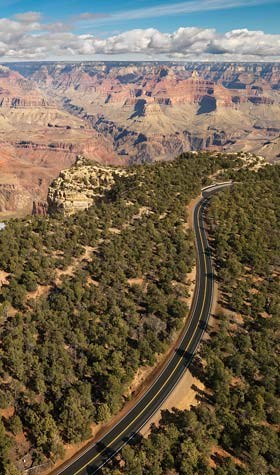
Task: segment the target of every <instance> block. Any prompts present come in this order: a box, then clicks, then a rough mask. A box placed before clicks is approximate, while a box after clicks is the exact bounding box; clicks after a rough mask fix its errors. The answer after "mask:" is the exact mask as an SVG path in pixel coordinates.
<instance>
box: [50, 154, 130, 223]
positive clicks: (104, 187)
mask: <svg viewBox="0 0 280 475" xmlns="http://www.w3.org/2000/svg"><path fill="white" fill-rule="evenodd" d="M128 173H131V172H129V171H128V170H127V169H124V168H117V167H105V166H101V165H98V164H92V163H91V162H89V161H88V160H87V159H85V158H84V157H83V156H78V157H77V159H76V162H75V164H74V165H73V166H72V167H71V168H69V169H67V170H63V171H62V172H60V174H59V177H58V178H57V179H55V180H54V181H53V182H52V184H51V185H50V187H49V191H48V198H47V201H48V212H49V213H50V214H54V213H63V214H66V215H69V214H73V213H76V212H78V211H82V210H85V209H87V208H89V207H90V206H92V204H93V203H94V200H95V199H96V198H98V197H101V196H104V193H105V192H106V191H108V190H110V189H111V187H112V186H113V184H114V183H115V177H116V176H117V175H119V176H126V175H128Z"/></svg>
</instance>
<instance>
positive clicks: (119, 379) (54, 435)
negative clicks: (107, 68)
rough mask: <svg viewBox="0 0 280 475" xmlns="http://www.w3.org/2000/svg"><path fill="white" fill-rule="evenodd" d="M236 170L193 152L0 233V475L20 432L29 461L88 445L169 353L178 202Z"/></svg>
mask: <svg viewBox="0 0 280 475" xmlns="http://www.w3.org/2000/svg"><path fill="white" fill-rule="evenodd" d="M234 165H236V160H234V159H233V158H232V159H231V160H228V159H226V158H223V157H222V156H216V157H211V156H209V155H208V154H200V155H199V156H194V155H191V154H190V155H184V156H182V157H180V158H179V159H177V160H175V161H174V162H170V163H158V164H155V165H145V166H140V167H135V168H134V169H133V171H134V174H133V175H131V176H128V177H127V178H123V177H122V178H120V177H116V184H115V186H114V188H113V189H112V190H111V191H110V193H108V194H107V195H106V197H105V198H104V199H100V200H99V201H97V202H96V204H95V206H93V207H92V208H90V209H89V210H88V211H85V212H83V213H80V214H79V215H75V216H72V217H70V218H64V217H62V216H56V217H50V218H47V219H45V218H32V219H31V218H28V219H25V220H22V221H19V220H15V221H11V222H10V223H9V224H8V225H7V227H6V228H5V229H4V230H3V231H1V233H0V270H1V271H4V272H5V278H6V281H7V283H6V284H5V285H3V286H2V288H1V289H0V331H1V339H0V352H1V364H0V408H2V409H5V408H8V409H11V408H13V409H14V414H13V415H12V416H11V417H3V423H4V425H5V429H6V432H5V431H4V430H3V429H1V427H0V446H1V448H2V450H1V454H3V455H2V458H1V461H2V462H1V463H2V469H1V473H3V474H4V473H10V472H9V470H10V471H11V470H13V468H11V467H10V465H11V464H10V463H8V462H7V457H6V453H7V451H8V450H9V448H8V446H9V444H10V443H11V441H12V440H14V437H15V435H17V434H19V433H21V434H22V430H23V431H24V440H25V447H27V448H26V450H28V452H29V454H31V456H32V458H33V463H34V464H39V463H42V462H45V461H46V460H47V459H52V460H55V459H56V458H58V457H60V456H61V455H62V453H63V443H66V442H78V441H80V440H83V439H86V438H87V437H89V436H90V434H91V431H90V424H91V423H94V422H102V421H106V420H108V418H109V417H110V416H111V414H113V413H115V412H117V411H118V410H119V409H120V408H121V406H122V405H123V403H124V402H125V398H124V396H123V395H124V393H125V391H126V390H127V389H128V387H129V385H130V383H131V381H132V379H133V376H134V374H135V373H136V371H137V369H138V368H139V367H140V366H143V365H144V366H147V365H153V364H154V363H155V361H156V355H157V354H159V353H162V352H164V351H165V350H166V349H167V347H168V344H169V343H170V341H171V339H172V337H173V336H174V333H175V332H176V331H177V330H178V329H179V328H180V326H181V325H182V321H183V317H184V316H185V314H186V311H187V308H186V305H185V303H184V297H185V296H186V293H187V288H186V285H185V282H184V280H185V276H186V273H187V272H188V271H189V270H190V268H191V267H192V265H193V263H194V249H193V239H192V235H191V233H190V232H189V231H188V230H186V227H185V226H184V221H185V214H186V212H185V209H186V204H187V203H188V201H189V200H190V199H191V198H192V197H194V196H196V195H197V194H199V190H200V188H201V186H203V185H205V183H206V181H207V178H205V177H207V176H209V175H211V174H213V173H214V172H215V171H217V170H218V169H223V168H228V167H231V166H234ZM3 427H4V426H3ZM22 436H23V434H22ZM26 444H27V446H26ZM127 450H129V449H127ZM18 457H19V458H20V456H18ZM16 465H17V464H16Z"/></svg>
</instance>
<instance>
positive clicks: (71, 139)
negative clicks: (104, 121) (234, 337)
mask: <svg viewBox="0 0 280 475" xmlns="http://www.w3.org/2000/svg"><path fill="white" fill-rule="evenodd" d="M79 153H84V154H86V155H87V157H88V158H89V159H92V160H94V161H98V162H101V163H115V162H116V163H121V162H123V161H124V160H119V159H118V157H117V155H116V153H115V152H114V150H113V147H112V143H111V140H108V139H106V137H104V136H103V134H101V133H99V132H97V131H96V130H94V129H92V127H91V126H90V125H89V124H87V123H86V122H85V121H83V120H82V119H80V118H79V117H75V116H74V115H73V114H70V113H69V112H67V111H66V110H63V108H62V107H61V106H60V104H58V102H57V101H56V99H55V98H54V97H51V95H50V94H47V93H46V92H44V91H41V90H40V89H39V88H38V86H37V85H36V83H35V81H33V80H31V79H25V78H24V77H23V76H22V75H20V74H19V73H18V72H15V71H12V70H11V69H9V68H7V67H0V214H1V215H2V216H3V215H4V216H5V214H7V213H8V214H11V213H13V212H14V211H16V212H17V214H25V213H29V212H31V210H32V203H33V201H40V200H45V199H46V194H47V189H48V186H49V183H50V182H51V180H52V179H53V178H54V177H55V176H57V175H58V173H59V172H60V170H62V169H63V168H66V167H68V166H70V165H71V164H72V163H74V161H75V157H76V155H77V154H79Z"/></svg>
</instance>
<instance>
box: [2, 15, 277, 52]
mask: <svg viewBox="0 0 280 475" xmlns="http://www.w3.org/2000/svg"><path fill="white" fill-rule="evenodd" d="M68 30H69V25H67V24H64V23H59V22H58V23H52V24H44V23H42V20H41V16H40V14H39V13H35V12H28V13H26V14H20V15H16V16H15V17H13V18H12V19H9V18H0V56H1V57H2V60H3V59H5V60H17V59H18V60H24V59H27V60H28V59H34V60H35V59H38V60H40V59H42V60H43V59H60V58H61V59H71V58H73V59H77V60H79V59H89V60H90V59H97V58H106V57H107V58H108V57H116V59H117V58H118V57H120V58H122V59H123V58H126V57H127V58H131V57H133V58H134V59H145V58H147V59H149V58H152V59H182V60H199V59H200V60H216V61H221V60H230V61H232V60H237V61H240V60H243V61H246V60H250V61H261V60H263V61H265V60H267V61H268V60H275V61H279V60H280V35H276V34H275V35H273V34H266V33H264V32H263V31H249V30H247V29H240V30H232V31H229V32H227V33H224V34H220V33H218V32H217V31H216V30H215V29H207V28H197V27H185V28H183V27H182V28H179V29H178V30H177V31H175V32H174V33H162V32H160V31H158V30H157V29H154V28H148V29H135V30H130V31H126V32H124V33H120V34H116V35H112V36H110V37H108V38H106V39H100V38H96V37H94V36H93V35H90V34H86V35H77V34H74V33H73V31H70V30H69V31H68Z"/></svg>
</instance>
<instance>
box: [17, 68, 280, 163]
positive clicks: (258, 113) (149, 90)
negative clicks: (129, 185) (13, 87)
mask: <svg viewBox="0 0 280 475" xmlns="http://www.w3.org/2000/svg"><path fill="white" fill-rule="evenodd" d="M27 69H28V68H27ZM25 74H27V75H28V71H27V70H25ZM29 74H30V75H31V77H32V78H33V79H34V80H36V82H37V83H38V85H39V86H40V87H41V88H42V89H43V90H45V91H52V93H53V94H55V95H56V96H57V97H60V98H63V104H64V108H65V109H66V110H67V111H69V112H70V113H72V114H74V115H76V116H79V117H81V118H83V119H84V120H86V121H88V122H89V123H90V124H91V126H92V127H93V128H94V129H95V130H97V131H99V132H101V133H102V134H103V135H105V136H106V137H107V138H111V139H112V141H113V143H114V148H115V151H116V153H118V154H119V155H121V156H127V157H128V158H129V160H130V161H132V162H134V161H146V160H155V159H169V158H171V157H172V156H174V153H179V152H181V151H186V150H197V149H199V148H208V149H211V148H218V149H219V148H220V149H229V150H230V149H232V147H233V148H234V149H238V150H241V149H242V147H243V146H244V143H245V144H246V149H248V150H251V151H252V152H254V151H257V152H263V153H264V154H265V155H266V156H267V158H268V159H274V158H276V156H277V154H278V153H279V152H280V150H279V152H278V153H276V154H275V148H277V147H267V142H273V141H274V140H276V142H277V138H278V137H279V135H280V122H279V113H280V92H279V91H280V65H278V64H227V63H224V64H222V63H220V64H219V63H218V64H208V63H207V64H205V63H204V64H199V63H193V64H186V65H180V64H152V63H144V64H138V65H133V64H110V63H106V64H102V63H83V64H75V63H74V64H67V65H65V64H49V65H43V66H38V68H37V69H36V70H35V71H34V69H33V70H32V72H29ZM276 152H277V150H276Z"/></svg>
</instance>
